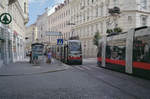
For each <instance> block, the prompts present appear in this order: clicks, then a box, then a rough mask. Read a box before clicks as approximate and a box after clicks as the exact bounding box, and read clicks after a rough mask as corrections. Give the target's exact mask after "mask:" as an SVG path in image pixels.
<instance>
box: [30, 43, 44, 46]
mask: <svg viewBox="0 0 150 99" xmlns="http://www.w3.org/2000/svg"><path fill="white" fill-rule="evenodd" d="M33 45H43V46H44V44H42V43H33V44H32V46H33Z"/></svg>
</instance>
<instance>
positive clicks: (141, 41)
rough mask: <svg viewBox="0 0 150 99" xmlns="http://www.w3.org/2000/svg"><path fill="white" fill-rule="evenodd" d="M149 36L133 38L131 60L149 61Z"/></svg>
mask: <svg viewBox="0 0 150 99" xmlns="http://www.w3.org/2000/svg"><path fill="white" fill-rule="evenodd" d="M149 38H150V36H141V37H136V38H135V39H134V46H133V61H137V62H146V63H150V39H149Z"/></svg>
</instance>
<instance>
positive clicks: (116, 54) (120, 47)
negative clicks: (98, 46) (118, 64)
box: [106, 41, 126, 60]
mask: <svg viewBox="0 0 150 99" xmlns="http://www.w3.org/2000/svg"><path fill="white" fill-rule="evenodd" d="M125 46H126V44H125V41H121V42H120V41H114V43H112V41H111V42H107V46H106V58H108V59H113V60H125V50H126V47H125Z"/></svg>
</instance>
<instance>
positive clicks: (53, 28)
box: [36, 0, 71, 45]
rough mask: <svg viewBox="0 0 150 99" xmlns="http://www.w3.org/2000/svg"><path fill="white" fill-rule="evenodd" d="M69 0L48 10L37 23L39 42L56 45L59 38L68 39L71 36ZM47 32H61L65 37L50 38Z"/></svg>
mask: <svg viewBox="0 0 150 99" xmlns="http://www.w3.org/2000/svg"><path fill="white" fill-rule="evenodd" d="M69 21H70V5H69V0H65V1H64V3H62V4H58V5H55V6H54V7H52V8H47V9H46V11H45V13H43V14H42V15H40V16H39V17H38V19H37V21H36V26H37V31H38V39H39V41H41V42H43V43H45V44H48V45H54V44H56V42H57V39H58V38H64V39H68V38H69V37H70V35H71V26H70V25H67V23H69ZM46 32H61V33H62V34H63V36H48V35H47V34H46Z"/></svg>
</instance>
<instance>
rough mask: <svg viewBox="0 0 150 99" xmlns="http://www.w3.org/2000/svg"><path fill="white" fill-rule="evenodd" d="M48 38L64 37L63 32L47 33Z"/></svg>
mask: <svg viewBox="0 0 150 99" xmlns="http://www.w3.org/2000/svg"><path fill="white" fill-rule="evenodd" d="M45 34H46V35H47V36H62V33H61V32H54V31H48V32H46V33H45Z"/></svg>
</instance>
